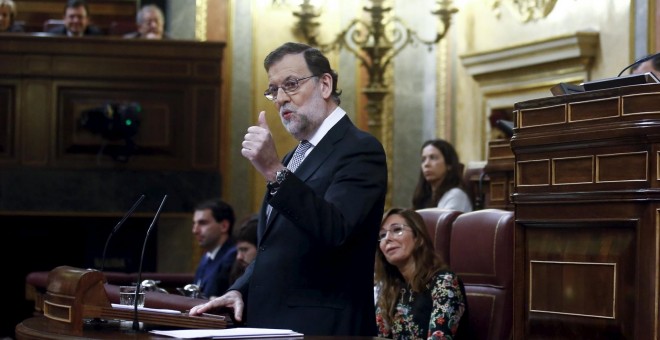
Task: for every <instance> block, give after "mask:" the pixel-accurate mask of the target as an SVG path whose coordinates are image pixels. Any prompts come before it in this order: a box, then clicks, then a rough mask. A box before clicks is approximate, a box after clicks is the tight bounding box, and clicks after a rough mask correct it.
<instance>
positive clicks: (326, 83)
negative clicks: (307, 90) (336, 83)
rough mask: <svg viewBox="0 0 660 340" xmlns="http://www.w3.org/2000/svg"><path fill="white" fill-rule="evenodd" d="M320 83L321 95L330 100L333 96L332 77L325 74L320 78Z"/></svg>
mask: <svg viewBox="0 0 660 340" xmlns="http://www.w3.org/2000/svg"><path fill="white" fill-rule="evenodd" d="M319 82H320V83H321V94H322V95H323V98H325V99H328V98H330V96H331V95H332V83H333V81H332V76H331V75H330V74H329V73H323V74H322V75H320V76H319Z"/></svg>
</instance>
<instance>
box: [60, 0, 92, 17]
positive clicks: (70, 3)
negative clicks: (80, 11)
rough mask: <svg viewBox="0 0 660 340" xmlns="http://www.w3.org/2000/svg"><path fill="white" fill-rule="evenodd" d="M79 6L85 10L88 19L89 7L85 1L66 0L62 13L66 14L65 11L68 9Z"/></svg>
mask: <svg viewBox="0 0 660 340" xmlns="http://www.w3.org/2000/svg"><path fill="white" fill-rule="evenodd" d="M81 6H82V7H84V8H85V13H86V14H87V16H88V17H89V6H87V1H85V0H68V1H67V2H66V6H64V13H66V10H67V9H69V8H78V7H81Z"/></svg>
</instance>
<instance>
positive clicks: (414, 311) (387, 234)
mask: <svg viewBox="0 0 660 340" xmlns="http://www.w3.org/2000/svg"><path fill="white" fill-rule="evenodd" d="M378 242H379V247H378V250H377V251H376V268H375V270H376V271H375V286H376V287H378V295H377V298H376V323H377V324H378V336H380V337H384V338H392V339H406V340H413V339H431V340H439V339H452V340H455V339H469V338H470V337H469V334H468V332H469V331H470V330H469V329H468V325H467V317H468V316H467V298H466V295H465V288H464V287H463V283H462V282H461V280H460V279H459V277H458V276H457V275H456V274H455V273H453V272H452V271H451V270H449V268H448V267H447V264H446V263H445V262H444V260H443V259H442V258H441V257H440V255H438V254H437V253H436V252H435V251H434V250H433V243H432V241H431V238H430V236H429V234H428V232H427V230H426V225H425V224H424V220H423V219H422V217H421V216H420V215H419V214H418V213H417V212H416V211H414V210H411V209H399V208H394V209H390V210H388V211H386V212H385V214H384V215H383V222H382V223H381V227H380V232H379V234H378Z"/></svg>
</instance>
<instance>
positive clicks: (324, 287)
mask: <svg viewBox="0 0 660 340" xmlns="http://www.w3.org/2000/svg"><path fill="white" fill-rule="evenodd" d="M264 66H265V68H266V70H267V72H268V79H269V83H270V85H269V88H268V89H267V90H266V92H265V93H264V94H265V96H266V98H268V99H270V100H272V101H273V102H274V103H275V106H276V108H277V110H278V113H279V116H280V119H281V121H282V123H283V124H284V127H285V128H286V129H287V131H288V132H289V133H290V134H291V135H292V136H293V137H294V138H296V139H297V140H299V141H301V145H305V144H307V143H310V144H311V149H308V150H307V151H306V152H305V154H304V155H302V156H300V157H297V156H296V155H295V154H296V152H290V153H289V154H287V155H286V156H285V157H284V159H283V161H280V158H279V156H278V155H277V151H276V148H275V142H274V140H273V137H272V135H271V133H270V130H269V127H268V124H267V123H266V117H265V114H266V113H265V112H264V111H262V112H260V113H259V119H258V121H259V123H258V125H257V126H251V127H249V128H248V130H247V134H246V135H245V140H244V141H243V144H242V147H243V148H242V150H241V153H242V154H243V156H244V157H245V158H247V159H248V160H250V162H252V164H253V166H254V167H255V169H256V170H257V171H259V173H261V174H262V175H263V176H264V178H265V179H266V181H267V182H268V185H267V190H266V194H265V197H264V201H263V205H262V208H261V211H260V218H259V227H258V236H259V248H258V249H259V251H258V253H257V257H256V259H255V260H254V261H253V262H252V263H251V264H250V265H249V266H248V268H247V269H246V272H245V274H244V275H243V276H241V277H240V278H239V279H238V280H237V281H236V282H235V283H234V284H233V285H232V286H231V287H230V289H229V290H228V291H227V293H225V294H224V295H223V296H221V297H219V298H216V299H214V300H211V301H209V302H208V303H206V304H203V305H199V306H195V307H194V308H193V309H191V314H192V315H198V314H200V313H203V312H206V311H208V310H210V309H213V308H217V307H230V308H233V310H234V318H235V319H236V320H238V321H241V320H243V317H244V315H243V314H244V313H243V310H244V308H245V309H246V316H245V322H246V325H247V326H249V327H265V328H284V329H292V330H294V331H297V332H300V333H303V334H305V335H335V336H350V335H352V336H375V335H376V321H375V310H374V301H373V275H374V259H375V251H376V239H377V233H378V229H379V226H380V219H381V218H382V215H383V208H384V203H385V194H386V192H387V163H386V158H385V152H384V150H383V147H382V145H381V144H380V142H379V141H378V140H377V139H376V138H375V137H373V136H371V135H369V134H368V133H366V132H363V131H361V130H359V129H358V128H357V127H355V125H353V123H352V122H351V120H350V119H349V117H348V116H347V115H346V112H345V111H344V110H343V109H342V108H340V107H339V103H340V99H339V95H340V92H338V91H337V74H336V73H335V71H333V70H332V69H331V68H330V63H329V62H328V59H327V58H326V57H325V56H324V55H323V54H322V53H321V52H320V51H319V50H318V49H315V48H311V47H310V46H307V45H304V44H298V43H286V44H284V45H282V46H280V47H279V48H277V49H276V50H274V51H273V52H271V53H270V54H269V55H268V56H267V57H266V59H265V61H264ZM299 147H300V146H299ZM296 150H298V149H296ZM297 158H304V160H303V161H302V163H300V166H299V167H298V168H297V169H295V171H294V170H293V169H292V168H295V167H296V165H295V164H292V163H294V159H297ZM284 164H286V167H285V165H284ZM246 305H247V306H246Z"/></svg>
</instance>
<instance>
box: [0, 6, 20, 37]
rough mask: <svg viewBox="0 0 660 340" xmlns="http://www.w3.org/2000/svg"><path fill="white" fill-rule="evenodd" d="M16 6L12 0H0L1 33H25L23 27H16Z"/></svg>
mask: <svg viewBox="0 0 660 340" xmlns="http://www.w3.org/2000/svg"><path fill="white" fill-rule="evenodd" d="M15 20H16V4H14V1H12V0H0V33H2V32H24V31H25V30H24V29H23V27H22V26H20V25H16V22H15Z"/></svg>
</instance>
